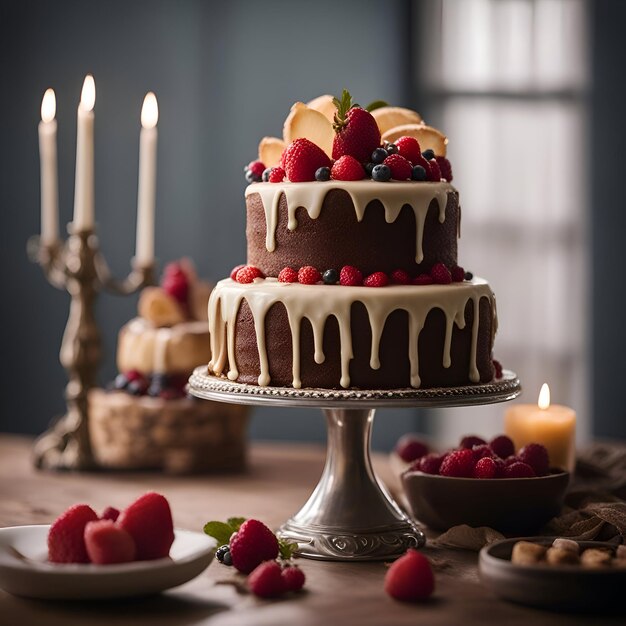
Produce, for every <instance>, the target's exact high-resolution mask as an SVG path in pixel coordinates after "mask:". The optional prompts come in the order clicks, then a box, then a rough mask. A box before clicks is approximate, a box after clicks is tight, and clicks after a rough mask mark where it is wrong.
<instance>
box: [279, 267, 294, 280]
mask: <svg viewBox="0 0 626 626" xmlns="http://www.w3.org/2000/svg"><path fill="white" fill-rule="evenodd" d="M278 282H279V283H297V282H298V272H296V270H294V269H293V267H283V269H282V270H280V272H278Z"/></svg>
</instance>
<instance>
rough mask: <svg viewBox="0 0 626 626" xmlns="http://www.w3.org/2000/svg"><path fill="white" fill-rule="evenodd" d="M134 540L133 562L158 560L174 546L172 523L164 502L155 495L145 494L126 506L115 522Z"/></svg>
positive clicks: (161, 497) (159, 496) (163, 499)
mask: <svg viewBox="0 0 626 626" xmlns="http://www.w3.org/2000/svg"><path fill="white" fill-rule="evenodd" d="M117 524H118V525H119V526H120V527H121V528H123V529H124V530H126V531H127V532H128V533H129V534H130V535H131V536H132V538H133V539H134V540H135V545H136V546H137V560H139V561H147V560H152V559H161V558H164V557H166V556H168V555H169V553H170V548H171V547H172V543H174V522H173V520H172V511H171V509H170V505H169V503H168V501H167V500H166V499H165V497H164V496H162V495H161V494H159V493H155V492H153V491H151V492H148V493H145V494H144V495H143V496H140V497H139V498H137V500H135V501H134V502H133V503H132V504H131V505H129V506H128V507H127V508H126V509H124V511H122V513H121V515H120V516H119V518H118V520H117Z"/></svg>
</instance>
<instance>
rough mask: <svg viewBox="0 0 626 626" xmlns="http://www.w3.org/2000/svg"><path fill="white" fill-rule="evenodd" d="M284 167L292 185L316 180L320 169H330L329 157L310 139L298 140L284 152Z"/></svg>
mask: <svg viewBox="0 0 626 626" xmlns="http://www.w3.org/2000/svg"><path fill="white" fill-rule="evenodd" d="M281 159H282V162H283V163H282V166H283V167H284V168H285V172H286V173H287V178H288V179H289V180H290V181H291V182H292V183H304V182H307V181H312V180H315V172H316V171H317V170H318V169H319V168H320V167H330V159H329V158H328V155H327V154H326V153H325V152H324V151H323V150H322V149H321V148H320V147H319V146H316V145H315V144H314V143H313V142H312V141H309V140H308V139H304V138H301V139H296V140H295V141H293V142H292V143H290V144H289V145H288V146H287V148H285V151H284V152H283V156H282V157H281Z"/></svg>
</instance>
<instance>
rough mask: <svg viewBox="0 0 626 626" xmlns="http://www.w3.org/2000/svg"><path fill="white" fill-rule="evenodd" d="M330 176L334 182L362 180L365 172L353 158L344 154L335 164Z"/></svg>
mask: <svg viewBox="0 0 626 626" xmlns="http://www.w3.org/2000/svg"><path fill="white" fill-rule="evenodd" d="M330 175H331V177H332V178H333V179H334V180H362V179H363V178H365V170H364V169H363V166H362V165H361V164H360V163H359V162H358V161H357V160H356V159H355V158H354V157H353V156H350V155H349V154H344V156H342V157H340V158H339V159H337V160H336V161H335V162H334V163H333V166H332V168H331V170H330Z"/></svg>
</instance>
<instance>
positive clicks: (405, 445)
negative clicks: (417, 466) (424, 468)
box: [395, 434, 428, 463]
mask: <svg viewBox="0 0 626 626" xmlns="http://www.w3.org/2000/svg"><path fill="white" fill-rule="evenodd" d="M395 452H396V454H397V455H398V456H399V457H400V458H401V459H402V460H403V461H405V462H406V463H412V462H413V461H415V460H417V459H420V458H422V457H423V456H424V455H425V454H428V446H427V445H426V444H425V443H424V442H423V441H420V440H419V439H418V438H417V437H415V435H411V434H408V435H403V436H402V437H400V439H398V443H396V447H395Z"/></svg>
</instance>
